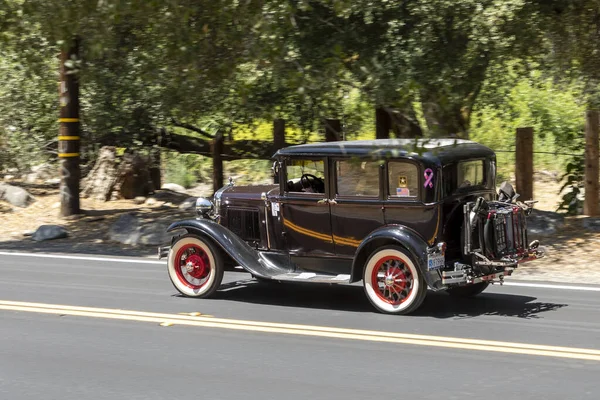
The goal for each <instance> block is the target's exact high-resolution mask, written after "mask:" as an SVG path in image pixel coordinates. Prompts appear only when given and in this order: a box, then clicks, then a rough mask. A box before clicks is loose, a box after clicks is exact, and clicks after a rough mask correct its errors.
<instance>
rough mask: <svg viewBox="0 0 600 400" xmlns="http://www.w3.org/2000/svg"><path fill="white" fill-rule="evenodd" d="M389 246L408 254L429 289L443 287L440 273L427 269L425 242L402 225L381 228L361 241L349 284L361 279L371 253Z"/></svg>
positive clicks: (426, 246)
mask: <svg viewBox="0 0 600 400" xmlns="http://www.w3.org/2000/svg"><path fill="white" fill-rule="evenodd" d="M390 244H396V245H399V246H400V247H403V248H404V249H406V250H407V251H408V252H409V254H410V255H411V256H412V259H413V261H415V263H416V265H417V268H419V270H420V271H421V274H422V275H423V278H424V279H425V281H426V282H427V285H428V286H429V287H430V288H432V289H434V290H437V289H441V288H442V287H443V285H442V278H441V275H440V273H439V272H438V271H429V270H428V269H427V250H428V248H429V246H428V244H427V242H426V241H425V240H424V239H423V238H422V237H421V236H419V234H418V233H416V232H415V231H413V230H412V229H410V228H407V227H405V226H402V225H392V226H384V227H381V228H379V229H377V230H375V231H373V232H371V233H370V234H369V235H368V236H367V237H366V238H365V239H364V240H363V241H362V243H361V244H360V246H359V247H358V249H357V250H356V256H355V257H354V261H353V263H352V272H351V276H350V282H356V281H359V280H360V279H362V274H363V271H364V268H365V265H366V263H367V259H368V258H369V256H370V255H371V254H372V253H373V251H375V250H376V249H377V248H379V247H382V246H386V245H390Z"/></svg>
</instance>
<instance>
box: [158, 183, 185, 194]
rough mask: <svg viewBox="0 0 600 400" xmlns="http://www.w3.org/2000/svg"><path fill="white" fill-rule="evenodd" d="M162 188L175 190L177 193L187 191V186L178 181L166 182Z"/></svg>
mask: <svg viewBox="0 0 600 400" xmlns="http://www.w3.org/2000/svg"><path fill="white" fill-rule="evenodd" d="M161 189H164V190H171V191H173V192H177V193H184V194H185V193H187V191H186V190H185V188H184V187H183V186H181V185H178V184H176V183H165V184H164V185H162V187H161Z"/></svg>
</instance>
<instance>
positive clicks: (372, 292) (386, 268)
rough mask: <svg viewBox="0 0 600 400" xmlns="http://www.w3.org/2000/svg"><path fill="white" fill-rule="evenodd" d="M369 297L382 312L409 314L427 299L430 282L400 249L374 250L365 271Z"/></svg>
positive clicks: (383, 248)
mask: <svg viewBox="0 0 600 400" xmlns="http://www.w3.org/2000/svg"><path fill="white" fill-rule="evenodd" d="M363 286H364V290H365V293H366V295H367V298H368V299H369V301H370V302H371V304H372V305H373V306H374V307H375V308H376V309H377V310H378V311H380V312H384V313H388V314H409V313H411V312H413V311H415V310H416V309H417V308H419V306H421V304H422V303H423V300H424V299H425V296H426V294H427V283H426V282H425V280H424V279H423V276H422V275H421V272H420V271H419V269H418V268H417V267H416V265H415V263H414V262H413V261H412V258H411V257H410V255H409V254H408V252H406V250H404V249H403V248H401V247H399V246H386V247H382V248H381V249H379V250H377V251H375V252H374V253H373V254H372V255H371V256H370V257H369V260H368V261H367V265H366V266H365V270H364V272H363Z"/></svg>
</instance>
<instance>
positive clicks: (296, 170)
mask: <svg viewBox="0 0 600 400" xmlns="http://www.w3.org/2000/svg"><path fill="white" fill-rule="evenodd" d="M285 174H286V177H285V182H286V185H285V187H286V191H287V192H295V193H325V162H324V161H323V160H305V159H289V160H286V162H285Z"/></svg>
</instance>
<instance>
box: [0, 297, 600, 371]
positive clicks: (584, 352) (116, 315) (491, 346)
mask: <svg viewBox="0 0 600 400" xmlns="http://www.w3.org/2000/svg"><path fill="white" fill-rule="evenodd" d="M0 310H8V311H20V312H33V313H42V314H54V315H70V316H80V317H88V318H104V319H116V320H125V321H138V322H153V323H158V324H161V325H162V326H172V325H183V326H195V327H206V328H220V329H233V330H241V331H253V332H264V333H279V334H289V335H301V336H315V337H327V338H336V339H348V340H361V341H370V342H385V343H395V344H409V345H418V346H429V347H443V348H452V349H463V350H477V351H488V352H497V353H511V354H523V355H534V356H545V357H558V358H570V359H579V360H590V361H600V350H596V349H585V348H574V347H561V346H546V345H537V344H528V343H514V342H501V341H493V340H480V339H467V338H456V337H445V336H432V335H416V334H408V333H397V332H382V331H372V330H362V329H346V328H334V327H327V326H311V325H298V324H284V323H276V322H260V321H248V320H237V319H225V318H212V317H203V316H193V315H190V314H195V313H190V314H188V315H181V314H168V313H153V312H144V311H132V310H122V309H110V308H94V307H78V306H67V305H58V304H44V303H28V302H16V301H0Z"/></svg>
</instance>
